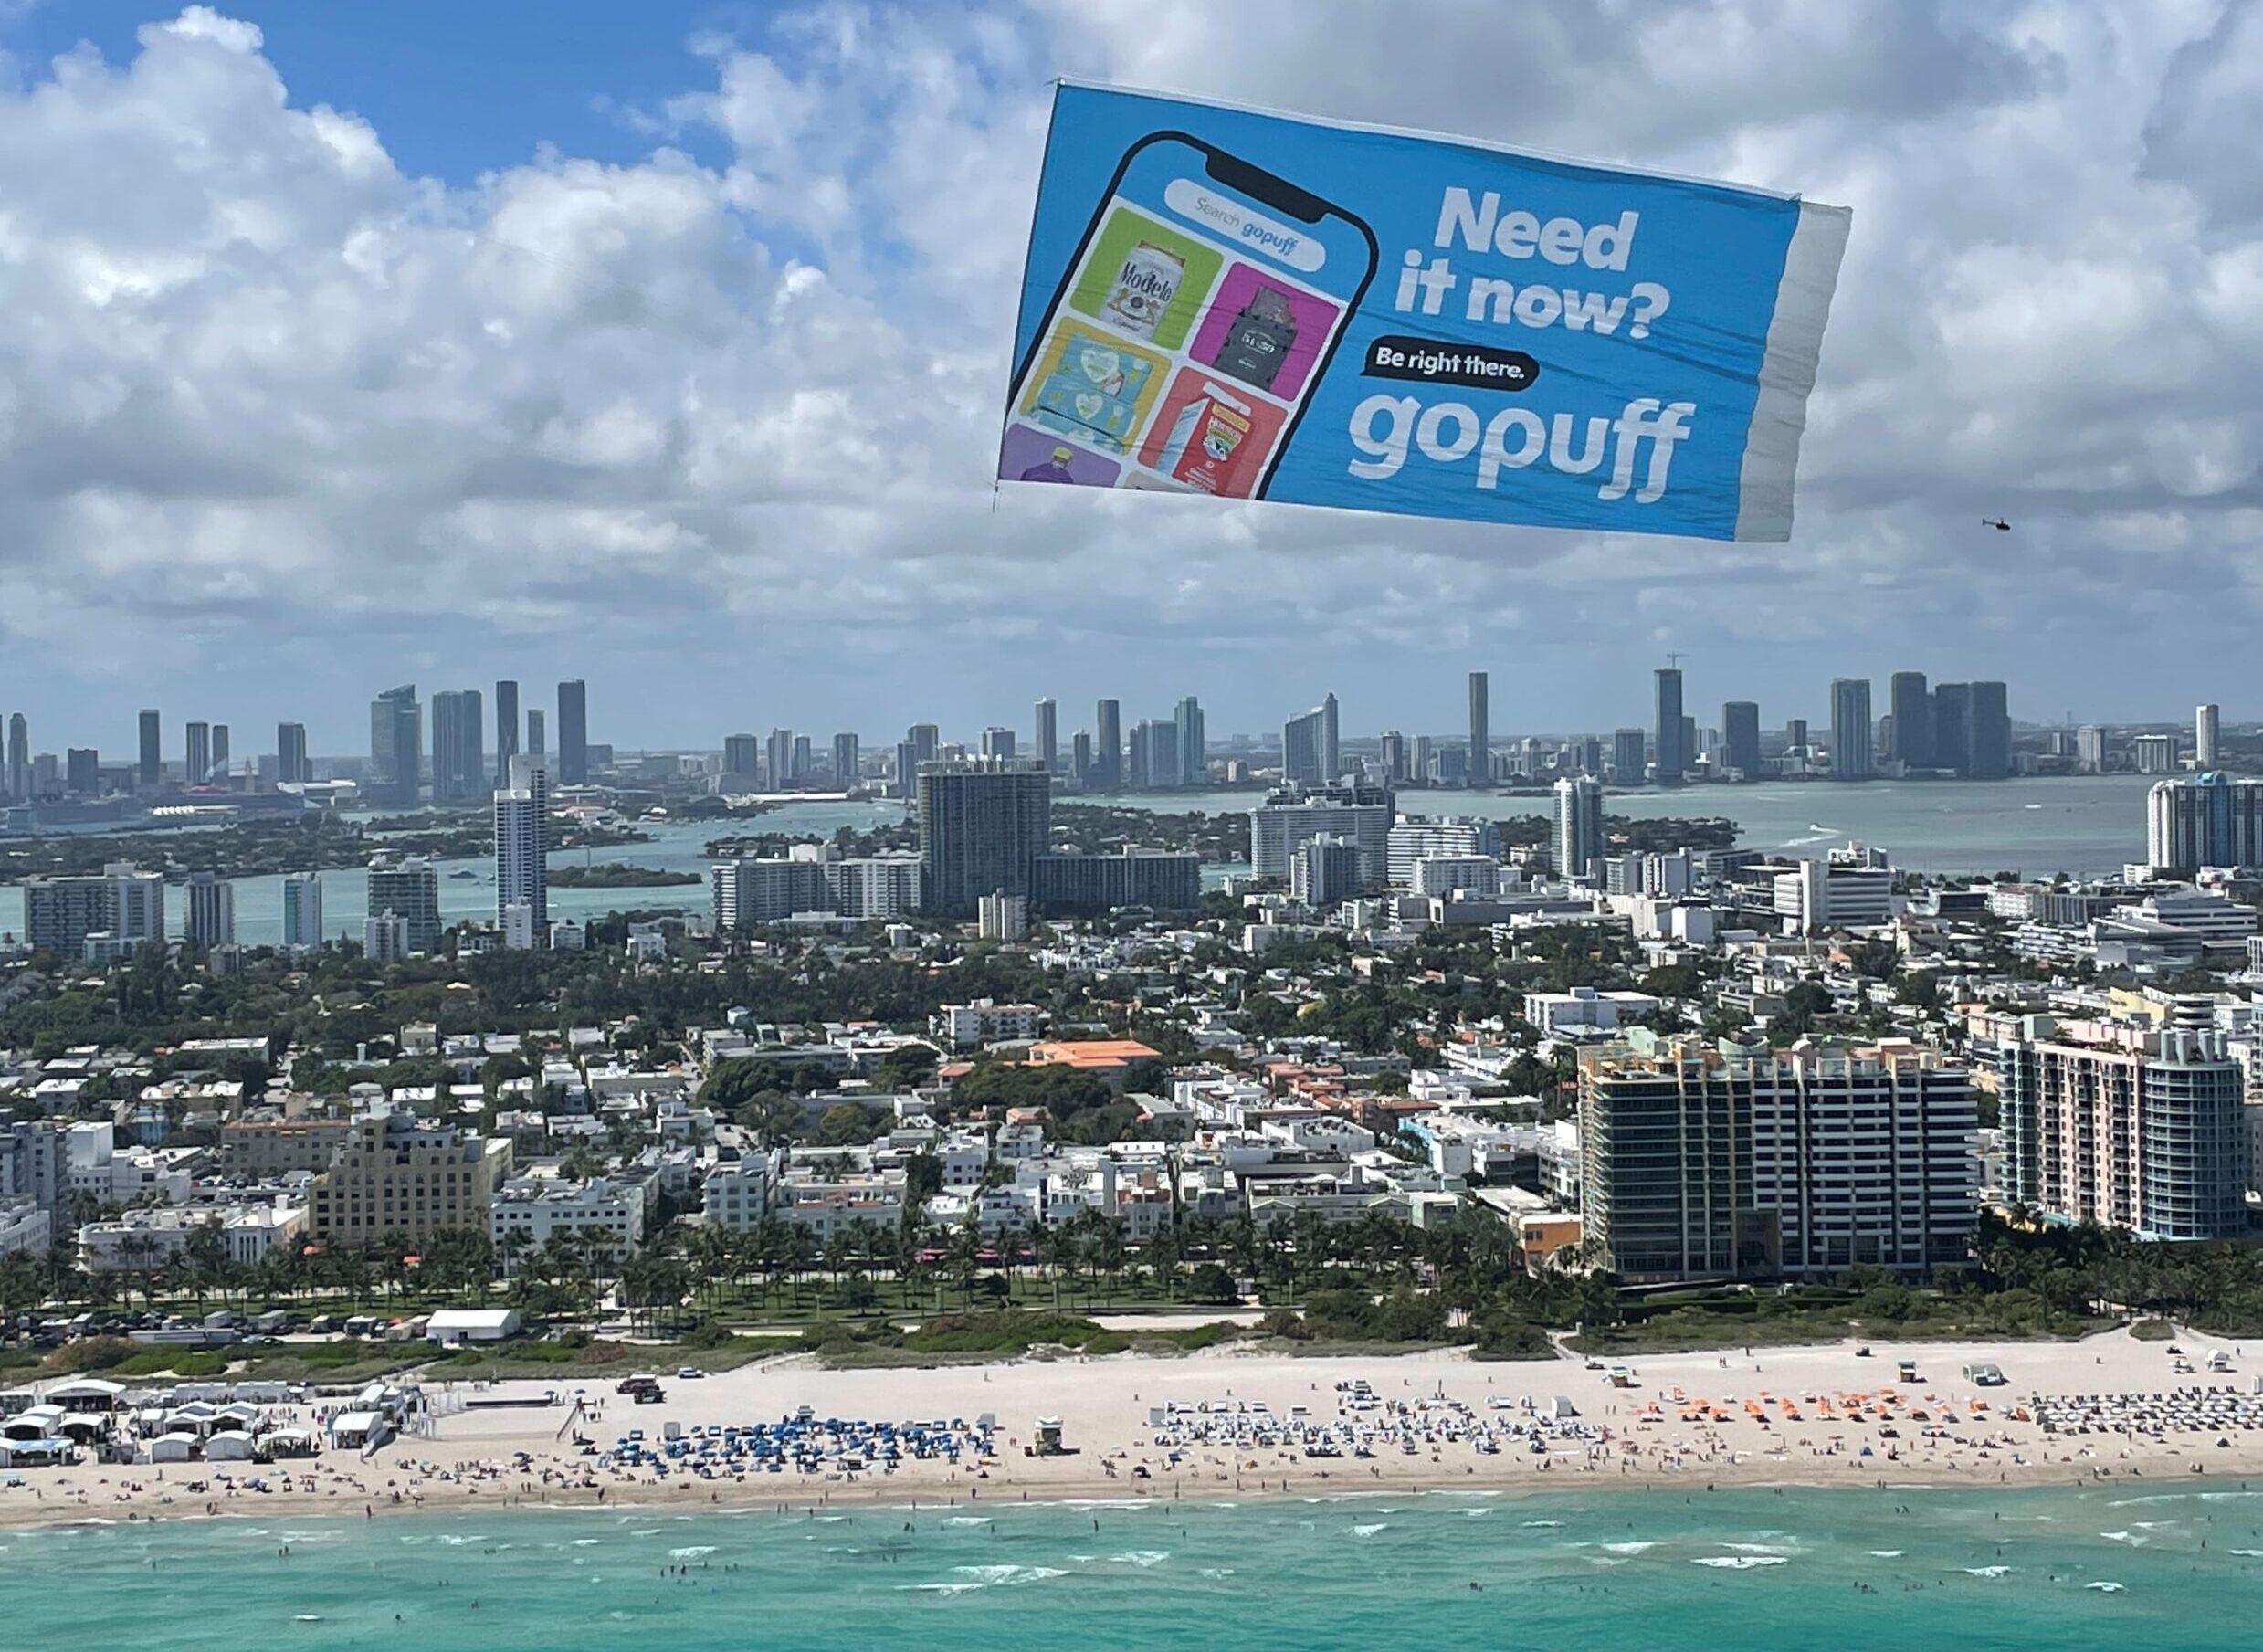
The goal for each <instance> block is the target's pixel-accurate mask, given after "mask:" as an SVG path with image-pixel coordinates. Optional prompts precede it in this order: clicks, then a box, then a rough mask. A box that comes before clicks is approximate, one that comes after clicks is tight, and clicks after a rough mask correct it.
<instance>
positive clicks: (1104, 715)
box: [1085, 700, 1123, 792]
mask: <svg viewBox="0 0 2263 1652" xmlns="http://www.w3.org/2000/svg"><path fill="white" fill-rule="evenodd" d="M1085 784H1088V785H1089V786H1092V787H1093V788H1094V789H1096V790H1098V791H1102V792H1112V791H1114V790H1115V789H1116V788H1117V787H1119V786H1121V784H1123V708H1122V707H1121V705H1119V704H1118V703H1117V702H1116V701H1114V700H1101V701H1100V703H1099V704H1098V705H1096V706H1094V707H1093V708H1092V773H1090V774H1089V775H1088V776H1086V777H1085Z"/></svg>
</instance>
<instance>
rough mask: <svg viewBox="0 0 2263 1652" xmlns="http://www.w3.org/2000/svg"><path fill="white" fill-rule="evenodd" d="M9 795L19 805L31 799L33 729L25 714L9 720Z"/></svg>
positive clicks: (19, 713) (19, 712) (17, 713)
mask: <svg viewBox="0 0 2263 1652" xmlns="http://www.w3.org/2000/svg"><path fill="white" fill-rule="evenodd" d="M7 792H8V795H9V796H10V797H13V798H15V799H16V802H18V803H23V802H25V801H26V800H27V799H29V798H30V796H31V794H32V784H31V727H30V725H29V724H27V723H26V722H25V721H24V714H23V713H22V712H21V711H18V712H16V714H15V715H14V716H12V717H10V718H9V719H8V786H7Z"/></svg>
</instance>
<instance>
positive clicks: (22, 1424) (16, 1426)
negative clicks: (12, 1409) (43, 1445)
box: [0, 1405, 63, 1440]
mask: <svg viewBox="0 0 2263 1652" xmlns="http://www.w3.org/2000/svg"><path fill="white" fill-rule="evenodd" d="M62 1421H63V1408H62V1407H61V1406H60V1405H34V1406H33V1407H32V1408H31V1409H30V1410H29V1411H19V1412H17V1413H16V1415H14V1416H12V1417H10V1418H9V1419H8V1420H7V1421H6V1422H5V1423H0V1435H5V1436H7V1437H8V1438H9V1439H12V1440H44V1439H50V1438H52V1437H53V1436H54V1435H55V1432H56V1430H57V1429H58V1427H59V1426H61V1424H62Z"/></svg>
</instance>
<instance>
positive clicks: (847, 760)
mask: <svg viewBox="0 0 2263 1652" xmlns="http://www.w3.org/2000/svg"><path fill="white" fill-rule="evenodd" d="M863 768H864V753H863V752H862V751H861V750H860V748H859V744H858V740H857V737H856V736H855V735H854V734H836V735H835V736H834V737H833V784H835V785H837V786H838V787H840V788H841V790H842V791H844V792H846V791H847V790H848V789H849V788H850V787H851V786H853V785H855V784H857V781H858V776H859V773H860V772H861V771H862V769H863Z"/></svg>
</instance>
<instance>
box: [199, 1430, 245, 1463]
mask: <svg viewBox="0 0 2263 1652" xmlns="http://www.w3.org/2000/svg"><path fill="white" fill-rule="evenodd" d="M253 1455H254V1447H253V1445H252V1439H251V1436H249V1435H248V1434H231V1433H226V1432H223V1433H220V1434H216V1435H214V1436H212V1437H211V1438H210V1439H208V1440H206V1441H205V1461H206V1462H207V1463H248V1462H249V1461H251V1459H252V1457H253Z"/></svg>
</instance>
